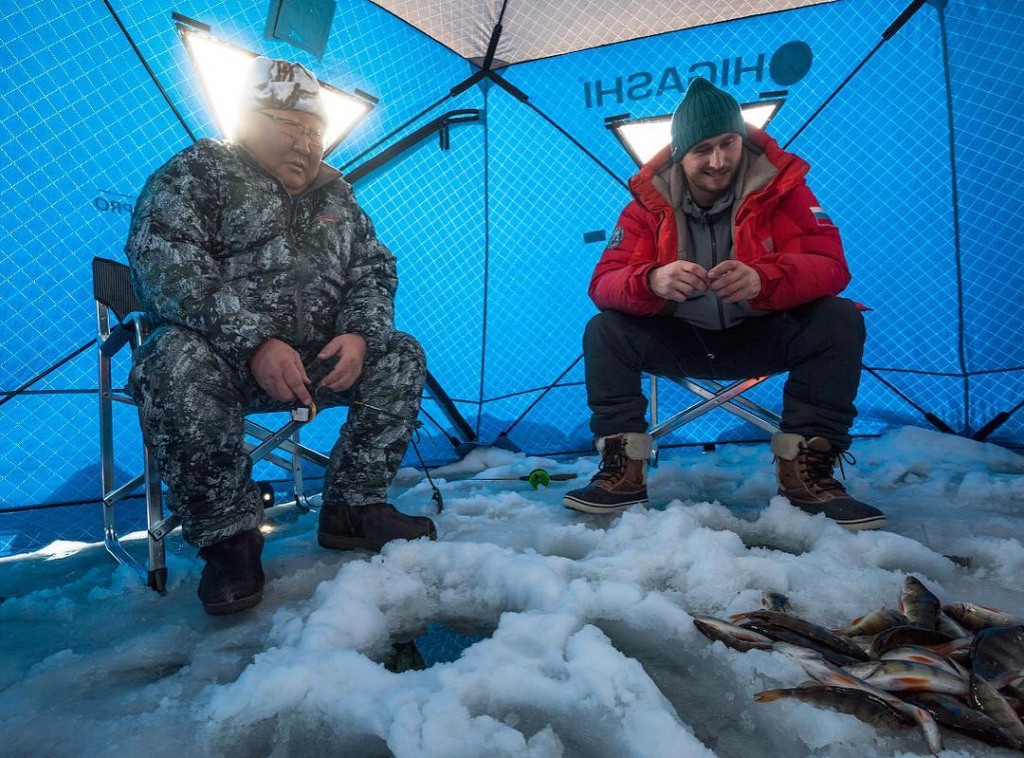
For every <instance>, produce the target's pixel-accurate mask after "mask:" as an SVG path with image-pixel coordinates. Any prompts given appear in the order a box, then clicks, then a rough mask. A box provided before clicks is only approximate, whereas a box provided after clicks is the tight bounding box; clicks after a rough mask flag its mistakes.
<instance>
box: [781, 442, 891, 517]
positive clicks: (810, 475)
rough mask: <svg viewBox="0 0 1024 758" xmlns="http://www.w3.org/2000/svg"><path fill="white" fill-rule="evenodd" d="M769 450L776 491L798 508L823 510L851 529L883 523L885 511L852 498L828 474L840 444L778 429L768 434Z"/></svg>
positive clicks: (810, 510) (830, 474)
mask: <svg viewBox="0 0 1024 758" xmlns="http://www.w3.org/2000/svg"><path fill="white" fill-rule="evenodd" d="M772 452H773V453H774V454H775V463H776V469H775V470H776V474H777V476H778V480H779V494H780V495H783V496H785V497H787V498H789V502H790V503H792V504H793V505H795V506H796V507H797V508H799V509H800V510H802V511H806V512H807V513H810V514H817V513H824V514H825V516H826V517H827V518H830V519H832V520H833V521H835V522H836V523H837V524H840V525H841V526H844V527H846V528H847V529H849V530H850V531H854V532H856V531H860V530H862V529H881V528H882V527H884V526H885V514H883V513H882V512H881V511H880V510H878V509H877V508H875V507H873V506H870V505H868V504H867V503H862V502H860V501H859V500H854V499H853V498H852V497H850V495H848V494H847V492H846V488H845V487H843V485H842V484H841V483H840V482H839V481H838V480H837V479H836V478H835V477H834V476H833V475H832V473H833V470H834V469H835V465H836V461H837V459H839V457H840V456H841V455H842V454H843V450H842V449H841V448H839V447H836V446H835V445H833V444H832V443H831V442H829V441H828V440H827V439H825V438H824V437H812V438H811V439H806V438H804V437H801V436H800V435H799V434H786V433H784V432H779V433H777V434H774V435H772ZM851 460H852V459H851Z"/></svg>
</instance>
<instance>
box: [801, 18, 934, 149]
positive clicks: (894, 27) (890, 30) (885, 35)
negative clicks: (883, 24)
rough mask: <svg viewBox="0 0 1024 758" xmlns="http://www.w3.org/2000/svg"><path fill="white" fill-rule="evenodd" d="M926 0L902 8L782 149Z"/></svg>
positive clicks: (816, 115) (815, 116) (823, 108)
mask: <svg viewBox="0 0 1024 758" xmlns="http://www.w3.org/2000/svg"><path fill="white" fill-rule="evenodd" d="M926 2H928V0H913V1H912V2H911V3H910V5H908V6H907V7H906V8H904V9H903V12H902V13H901V14H900V15H899V16H898V17H897V18H896V20H895V21H893V22H892V23H891V24H889V26H888V27H887V28H886V30H885V31H884V32H882V39H881V41H879V42H878V44H876V45H875V46H874V47H873V48H871V51H870V52H869V53H868V54H867V55H866V56H864V58H863V60H861V62H860V63H858V64H857V65H856V67H855V68H854V69H853V71H851V72H850V73H849V74H848V75H847V77H846V78H845V79H843V81H841V82H840V83H839V86H838V87H836V88H835V89H834V90H833V91H832V94H831V95H829V96H828V97H827V98H825V102H823V103H822V104H821V105H819V106H818V108H817V110H815V111H814V113H812V114H811V115H810V117H809V118H808V119H807V120H806V121H804V123H803V126H801V127H800V128H799V129H797V130H796V133H795V134H794V135H793V136H792V137H790V138H789V139H788V140H787V141H786V144H785V145H783V146H782V149H783V150H785V149H787V148H788V147H789V146H790V145H792V144H793V141H794V140H795V139H796V138H797V137H799V136H800V134H801V133H802V132H803V130H804V129H806V128H807V127H808V125H809V124H810V123H811V122H812V121H814V119H815V118H817V117H818V114H819V113H821V112H822V111H823V110H825V108H826V107H827V106H828V104H829V103H831V102H832V101H833V100H834V99H835V97H836V95H838V94H839V92H840V91H841V90H842V89H843V87H845V86H846V85H847V84H849V83H850V80H851V79H853V77H855V76H856V75H857V73H858V72H859V71H860V70H861V69H862V68H864V66H865V64H867V62H868V61H869V60H871V58H872V57H873V56H874V54H875V53H877V52H878V49H879V48H880V47H881V46H882V45H884V44H885V43H886V42H888V41H889V40H890V39H892V38H893V36H894V35H895V34H896V32H898V31H899V30H900V29H902V28H903V26H904V25H905V24H906V23H907V22H908V21H909V20H910V18H911V16H913V15H914V14H915V13H917V12H918V11H919V10H920V9H921V6H923V5H924V4H925V3H926Z"/></svg>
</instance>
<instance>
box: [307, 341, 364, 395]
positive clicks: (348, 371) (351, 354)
mask: <svg viewBox="0 0 1024 758" xmlns="http://www.w3.org/2000/svg"><path fill="white" fill-rule="evenodd" d="M316 357H317V358H319V359H320V360H322V361H323V360H329V359H330V358H335V357H336V358H337V359H338V362H337V363H336V364H334V368H332V369H331V371H330V373H329V374H327V376H325V377H324V378H323V379H322V380H321V381H320V386H321V387H326V388H327V389H329V390H331V391H333V392H344V391H345V390H347V389H350V388H351V387H352V385H353V384H355V383H356V379H358V378H359V375H360V374H361V373H363V360H364V359H365V358H366V340H365V339H364V338H363V335H361V334H340V335H338V336H337V337H335V338H334V339H332V340H331V341H330V342H328V343H327V345H326V346H325V347H324V349H323V350H321V351H320V352H319V353H317V356H316Z"/></svg>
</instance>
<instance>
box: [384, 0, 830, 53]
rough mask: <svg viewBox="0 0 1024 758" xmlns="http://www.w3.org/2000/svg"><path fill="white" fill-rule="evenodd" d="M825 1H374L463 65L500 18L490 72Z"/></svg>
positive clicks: (483, 49)
mask: <svg viewBox="0 0 1024 758" xmlns="http://www.w3.org/2000/svg"><path fill="white" fill-rule="evenodd" d="M826 2H834V0H684V1H683V2H680V0H630V1H629V2H623V0H504V2H502V0H376V4H377V5H379V6H381V7H382V8H384V9H386V10H388V11H390V12H391V13H393V14H395V15H396V16H398V17H399V18H401V19H403V20H405V21H406V22H407V23H409V24H412V25H413V26H415V27H416V28H417V29H419V30H420V31H422V32H423V33H424V34H427V35H429V36H430V37H433V38H434V39H436V40H437V41H438V42H440V43H442V44H443V45H445V46H446V47H448V48H450V49H451V50H454V51H455V52H456V53H458V54H459V55H461V56H462V57H464V58H466V59H467V60H482V59H483V58H484V57H485V56H486V54H487V45H488V42H489V41H490V37H491V32H492V30H493V29H494V26H495V24H497V23H498V21H499V20H500V21H501V25H502V34H501V39H500V42H499V44H498V48H497V51H496V53H495V63H494V66H495V67H498V66H501V65H511V64H513V63H522V62H524V61H530V60H535V59H537V58H548V57H551V56H553V55H561V54H563V53H570V52H573V51H574V50H586V49H588V48H592V47H598V46H600V45H609V44H612V43H615V42H623V41H625V40H630V39H637V38H639V37H649V36H651V35H654V34H662V33H664V32H673V31H678V30H680V29H689V28H691V27H695V26H705V25H708V24H715V23H719V22H722V21H731V20H733V19H739V18H745V17H747V16H757V15H762V14H765V13H772V12H775V11H785V10H791V9H793V8H802V7H805V6H810V5H820V4H823V3H826ZM502 5H504V6H505V8H504V15H502Z"/></svg>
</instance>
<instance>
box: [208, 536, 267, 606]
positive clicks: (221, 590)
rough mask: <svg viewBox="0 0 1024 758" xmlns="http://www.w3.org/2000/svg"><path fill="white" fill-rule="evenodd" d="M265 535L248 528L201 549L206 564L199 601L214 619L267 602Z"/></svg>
mask: <svg viewBox="0 0 1024 758" xmlns="http://www.w3.org/2000/svg"><path fill="white" fill-rule="evenodd" d="M262 554H263V533H262V532H261V531H260V530H259V529H248V530H246V531H244V532H239V533H238V534H235V535H232V536H231V537H228V538H227V539H226V540H223V541H221V542H216V543H214V544H212V545H207V546H206V547H203V548H200V549H199V557H200V558H202V559H203V560H204V561H206V565H205V566H204V567H203V574H202V576H201V577H200V578H199V591H198V594H199V599H200V600H201V601H202V603H203V608H204V609H205V610H206V612H207V613H209V614H210V615H211V616H224V615H226V614H228V613H237V612H238V611H244V610H245V609H246V608H252V607H253V606H254V605H256V604H257V603H258V602H259V601H260V600H262V599H263V584H264V581H265V579H264V576H263V564H262V563H261V562H260V556H261V555H262Z"/></svg>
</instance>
